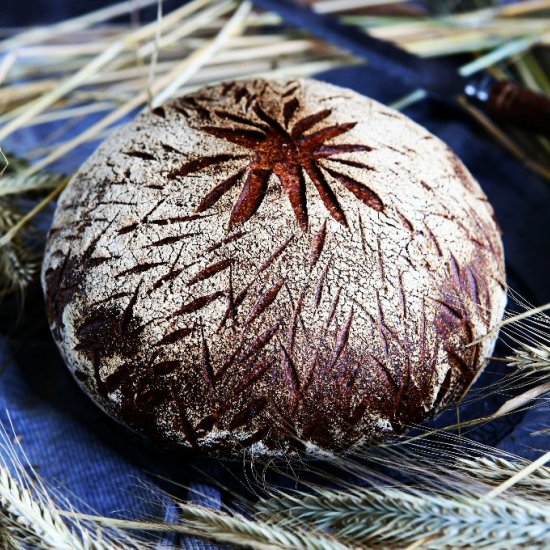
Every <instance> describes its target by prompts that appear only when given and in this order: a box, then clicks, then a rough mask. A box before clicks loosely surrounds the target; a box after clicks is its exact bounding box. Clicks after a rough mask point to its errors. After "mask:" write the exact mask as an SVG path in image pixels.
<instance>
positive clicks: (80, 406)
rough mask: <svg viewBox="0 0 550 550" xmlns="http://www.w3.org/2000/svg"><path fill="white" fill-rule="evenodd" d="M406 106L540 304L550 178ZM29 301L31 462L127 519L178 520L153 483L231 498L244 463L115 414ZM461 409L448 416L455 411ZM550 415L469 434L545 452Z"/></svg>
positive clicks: (353, 76) (361, 76)
mask: <svg viewBox="0 0 550 550" xmlns="http://www.w3.org/2000/svg"><path fill="white" fill-rule="evenodd" d="M318 78H320V79H323V80H326V81H329V82H332V83H335V84H338V85H342V86H347V87H350V88H353V89H355V90H357V91H359V92H361V93H364V94H365V95H369V96H371V97H374V98H376V99H378V100H380V101H383V102H386V103H389V102H391V101H394V100H396V99H398V98H399V97H401V96H403V95H405V94H406V93H407V92H408V91H410V90H407V89H405V88H404V87H403V86H402V85H400V84H399V83H398V82H394V81H392V80H389V79H388V78H386V77H385V75H383V74H379V73H377V72H375V71H373V70H371V69H369V68H366V67H361V68H358V67H353V68H343V69H338V70H334V71H331V72H328V73H324V74H322V75H318ZM406 112H407V114H408V115H409V116H411V117H412V118H413V119H414V120H416V121H417V122H419V123H420V124H422V125H424V126H426V127H427V128H429V129H430V130H431V131H432V132H434V133H435V134H436V135H438V136H440V137H441V138H442V139H443V140H444V141H446V142H447V143H448V144H449V145H450V146H451V147H452V148H453V149H454V150H455V151H456V152H457V154H458V155H459V156H460V157H461V158H462V160H463V161H464V162H465V164H466V165H467V166H468V168H469V169H470V170H471V171H472V172H473V174H474V176H476V177H477V179H478V180H479V181H480V183H481V185H482V187H483V188H484V190H485V192H486V193H487V194H488V196H489V198H490V200H491V202H492V204H493V206H494V207H495V210H496V214H497V217H498V219H499V221H500V224H501V226H502V228H503V231H504V243H505V249H506V255H507V270H508V281H509V284H510V285H511V287H512V288H514V289H515V290H517V291H519V292H520V293H521V294H522V295H523V296H524V297H525V298H526V299H527V300H529V301H530V302H532V303H533V304H537V305H539V304H542V303H545V302H548V301H550V284H549V278H548V274H549V273H550V240H549V236H548V235H549V232H548V212H550V191H549V186H548V184H547V182H543V181H542V180H541V179H540V178H538V177H536V176H535V175H534V174H532V173H531V172H529V171H528V170H527V169H525V168H524V167H523V166H521V164H520V163H519V162H518V161H516V160H515V159H513V158H510V156H509V155H507V154H506V153H505V152H504V151H503V150H502V149H500V148H499V147H498V146H497V145H495V144H494V143H493V142H492V141H491V140H490V138H488V137H487V136H486V135H485V134H484V132H483V130H481V129H479V128H478V127H477V126H476V125H475V124H474V123H473V122H472V121H471V120H470V119H469V118H467V117H466V115H464V114H463V113H461V112H459V111H454V110H452V109H449V108H446V107H443V106H441V105H437V104H435V103H432V102H430V101H425V102H423V103H421V104H417V105H415V106H414V107H413V108H411V109H409V110H408V111H406ZM92 120H93V117H90V118H88V119H87V120H85V121H83V122H82V125H86V126H87V125H89V124H90V122H91V121H92ZM57 128H58V126H57V125H56V124H48V125H41V126H37V127H33V128H30V129H28V130H27V131H24V132H19V133H18V134H17V135H16V136H13V138H12V139H11V140H10V141H9V143H5V144H2V146H3V147H4V148H6V149H7V150H8V151H9V150H10V149H11V150H14V151H18V152H23V151H25V150H28V149H29V148H30V147H33V146H38V145H39V144H41V143H43V142H44V140H46V139H47V138H48V136H50V135H52V133H53V132H54V131H55V130H56V129H57ZM73 131H75V130H73ZM66 137H68V136H66ZM96 145H97V144H96V143H91V144H86V145H85V146H83V147H81V148H79V149H78V150H77V151H75V152H73V153H71V154H70V155H69V156H67V157H66V158H64V159H62V160H61V161H60V162H58V163H57V165H56V166H53V167H52V168H55V169H59V170H63V171H65V172H67V173H71V172H73V171H74V170H75V169H76V168H77V167H78V166H79V165H80V163H81V162H82V161H83V160H84V159H85V158H86V157H87V156H88V155H89V154H90V153H91V152H92V151H93V149H94V148H95V146H96ZM50 217H51V210H50V211H49V212H48V213H47V214H46V216H45V217H44V219H43V223H44V224H45V225H47V224H48V223H49V219H50ZM18 309H19V305H18V304H17V302H16V300H7V301H5V302H3V303H1V304H0V360H1V362H2V365H4V366H5V367H4V372H3V375H2V376H1V377H0V422H2V423H3V424H4V425H6V424H7V422H8V420H9V419H8V413H9V417H10V419H11V422H12V423H13V426H14V429H15V432H16V433H17V434H18V435H19V436H21V438H22V445H23V447H24V448H25V450H26V452H27V454H28V456H29V459H30V462H31V464H32V465H33V466H34V467H35V468H36V470H37V471H38V473H39V474H40V475H41V476H42V477H43V478H45V479H46V480H47V481H48V482H50V483H52V484H53V485H54V486H56V487H58V488H59V489H60V490H62V491H63V492H64V493H66V494H68V495H73V497H72V498H71V500H72V501H73V502H74V504H75V505H76V506H78V507H82V505H81V503H80V501H82V502H85V503H86V504H87V505H88V506H89V507H90V509H92V510H93V511H94V512H95V513H99V514H106V515H115V516H119V517H129V518H134V517H140V518H143V517H150V518H156V519H161V520H163V521H169V522H173V521H176V519H177V509H176V507H175V506H174V504H173V502H172V501H171V500H170V499H169V498H166V497H162V496H159V495H158V494H155V493H152V492H151V491H150V490H148V489H147V488H146V487H144V484H145V485H146V484H151V485H154V486H156V487H160V488H162V489H165V490H167V491H169V492H170V493H172V494H176V495H177V496H178V497H180V498H184V499H189V500H190V501H193V502H197V503H205V504H208V505H210V506H214V507H220V506H221V504H222V502H227V501H228V499H229V495H228V493H227V492H226V491H225V490H222V489H220V488H217V487H215V486H214V484H213V483H212V482H211V479H212V478H214V479H218V480H219V481H221V482H222V483H224V484H226V485H229V486H233V487H234V486H235V485H238V479H239V477H240V478H241V479H244V478H243V473H242V472H243V467H242V465H241V464H233V465H221V464H219V463H218V462H216V461H213V460H206V459H203V458H189V457H186V456H182V455H177V454H173V453H166V452H163V451H160V450H159V449H156V448H154V447H153V446H151V445H150V444H149V443H148V442H146V441H144V440H142V439H141V438H139V437H138V436H135V435H134V434H132V433H130V432H129V431H128V430H126V429H125V428H123V427H122V426H120V425H118V424H117V423H115V422H114V421H112V420H111V419H110V418H108V417H107V416H106V415H104V414H103V413H102V412H101V411H100V410H98V409H97V408H96V407H95V406H94V405H93V404H92V403H91V401H90V400H89V399H88V398H87V397H86V396H85V395H84V394H83V393H82V392H81V391H80V390H79V389H78V387H77V386H76V384H75V382H74V381H73V379H72V378H71V376H70V375H69V374H68V372H67V370H66V368H65V366H64V365H63V363H62V361H61V359H60V357H59V354H58V352H57V349H56V347H55V345H54V343H53V340H52V338H51V336H50V333H49V330H48V326H47V322H46V318H45V313H44V306H43V301H42V296H41V291H40V289H39V288H38V287H34V288H32V289H31V290H30V291H29V294H28V296H27V298H26V300H25V302H24V304H23V316H22V318H21V321H20V322H19V323H18V324H17V325H16V326H14V322H13V320H14V319H15V318H16V312H17V311H18ZM501 352H502V350H501ZM505 370H506V368H505V367H503V366H502V365H499V364H496V365H493V366H491V367H490V368H489V369H487V372H486V373H485V374H484V375H483V376H482V377H481V379H480V380H479V382H478V387H479V386H483V385H487V384H489V383H491V382H493V381H494V380H495V379H496V378H497V377H498V376H500V375H501V374H502V373H503V372H505ZM504 399H505V396H498V395H495V396H492V397H490V398H488V399H486V400H485V401H483V402H482V403H481V404H476V405H475V406H474V407H465V408H464V410H463V411H462V418H469V417H478V416H481V415H483V414H487V413H489V412H490V411H493V410H495V408H496V407H498V405H499V403H500V402H502V401H503V400H504ZM450 414H451V413H447V416H443V417H440V418H439V419H438V421H437V422H438V423H439V424H441V423H444V422H446V421H449V419H450V416H449V415H450ZM547 417H548V407H539V408H536V409H532V410H530V411H529V412H527V413H518V414H514V415H511V416H508V417H505V418H502V419H500V420H498V421H495V422H492V423H490V424H488V425H486V426H483V427H480V428H478V429H475V430H473V431H471V432H470V433H469V435H470V436H471V437H472V438H474V439H476V440H478V441H482V442H484V443H487V444H489V445H496V446H497V447H500V448H502V449H505V450H507V451H511V452H514V453H517V454H519V455H522V456H525V457H528V458H535V457H536V456H539V454H540V452H541V451H546V450H548V449H549V448H550V437H549V435H548V434H540V435H532V434H533V432H536V431H537V430H540V429H541V427H547V424H546V425H545V423H544V421H545V418H547ZM198 469H200V470H201V471H202V472H203V474H199V472H198ZM159 476H162V477H167V478H171V479H174V481H177V482H178V483H179V484H180V485H173V484H169V483H167V482H165V481H164V480H162V479H160V478H159ZM235 479H237V481H235ZM138 481H139V482H138ZM140 482H141V483H140ZM172 542H175V539H172ZM185 544H186V546H187V547H189V548H212V545H209V544H207V543H204V542H201V541H198V540H196V539H192V538H188V539H186V542H185Z"/></svg>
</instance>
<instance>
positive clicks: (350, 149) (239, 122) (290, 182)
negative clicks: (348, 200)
mask: <svg viewBox="0 0 550 550" xmlns="http://www.w3.org/2000/svg"><path fill="white" fill-rule="evenodd" d="M284 99H285V98H284V95H283V96H281V100H282V103H283V107H282V119H283V120H284V123H283V124H281V123H279V122H278V121H277V120H276V119H275V118H273V117H272V116H270V115H269V114H268V113H267V112H266V110H265V109H264V108H263V107H262V105H261V99H260V98H258V97H256V98H254V99H253V101H252V102H251V103H250V105H251V108H250V110H249V114H248V115H247V116H246V117H245V116H242V115H240V114H235V113H231V112H226V111H221V110H215V111H214V113H213V114H215V116H216V117H217V118H218V119H219V120H220V121H226V122H230V123H232V124H231V125H210V124H201V125H200V126H199V129H200V130H202V131H204V132H207V133H208V134H211V135H213V136H215V137H217V138H219V139H223V140H226V141H229V142H231V143H234V144H236V145H239V146H241V147H243V148H246V149H249V150H250V151H252V153H253V154H252V156H250V157H248V156H246V157H244V158H248V159H249V162H248V165H247V166H246V167H245V168H243V169H241V170H238V171H236V172H234V173H233V174H231V175H230V176H229V177H228V178H226V179H225V180H223V181H222V182H221V183H219V184H217V185H216V186H215V187H214V188H213V189H212V190H211V191H210V192H209V193H208V194H207V195H206V196H205V197H204V198H203V199H202V201H201V202H200V204H199V206H198V209H197V210H198V211H199V212H203V211H205V210H207V209H209V208H211V207H212V206H214V204H216V202H218V200H219V199H220V198H221V197H222V196H223V195H224V194H225V193H227V192H228V191H229V190H230V189H232V188H233V187H234V186H235V185H237V184H238V183H239V182H241V181H242V180H244V184H243V187H242V190H241V193H240V195H239V197H238V199H237V200H236V202H235V204H234V205H233V209H232V211H231V216H230V219H229V226H230V227H231V226H234V225H238V224H241V223H244V222H246V221H247V220H249V219H250V218H251V217H252V216H253V215H254V213H255V212H256V211H257V210H258V208H259V207H260V205H261V203H262V201H263V200H264V199H265V197H266V195H267V189H268V182H269V179H270V177H271V175H273V174H274V175H275V176H276V177H277V178H278V180H279V182H280V184H281V186H282V188H283V190H284V191H285V193H286V195H287V196H288V198H289V201H290V205H291V207H292V209H293V211H294V215H295V217H296V220H297V221H298V223H299V224H300V226H301V228H302V229H303V230H304V231H306V230H307V228H308V208H307V197H306V182H305V174H307V175H308V176H309V178H310V179H311V181H312V182H313V185H314V186H315V188H316V190H317V192H318V194H319V196H320V198H321V200H322V201H323V203H324V205H325V207H326V208H327V210H328V212H329V213H330V215H331V216H332V217H333V218H334V219H335V220H337V221H338V222H340V223H342V224H343V225H347V221H346V216H345V214H344V211H343V209H342V207H341V205H340V203H339V202H338V199H337V196H336V194H335V193H334V191H333V190H332V188H331V186H330V184H329V182H328V180H327V174H328V175H330V176H331V177H332V178H333V179H334V180H335V181H336V182H338V183H339V184H340V185H342V186H343V187H344V188H345V189H347V190H348V191H350V192H351V193H353V194H354V195H355V196H356V197H357V198H358V199H359V200H361V201H362V202H364V203H365V204H366V205H368V206H369V207H371V208H373V209H374V210H376V211H381V210H382V209H383V208H384V205H383V203H382V201H381V199H380V197H379V196H378V195H377V194H376V193H375V192H374V191H373V190H372V189H370V188H369V187H368V186H367V185H365V184H364V183H362V182H360V181H357V180H356V179H355V178H353V177H351V176H349V175H348V174H345V173H343V172H341V171H339V170H337V169H336V168H335V167H334V164H335V163H336V165H337V164H340V165H344V166H351V167H354V168H360V169H363V170H365V171H367V170H372V168H371V167H370V166H368V165H366V164H363V163H362V162H359V161H356V160H347V159H340V158H334V156H335V155H338V154H341V153H362V152H368V151H371V150H372V147H370V146H368V145H364V144H358V143H351V144H333V143H330V141H331V140H333V139H334V138H337V137H338V136H342V135H344V134H346V133H347V132H349V131H350V130H351V129H352V128H354V127H355V126H356V124H357V123H356V122H347V123H341V124H333V125H331V126H325V127H323V128H320V129H318V130H315V127H316V126H318V125H320V124H321V123H322V122H323V121H325V120H327V119H328V118H329V117H330V116H331V114H332V110H331V109H324V110H321V111H318V112H316V113H314V114H312V115H309V116H306V117H302V118H300V119H298V120H297V121H296V122H295V123H294V124H292V128H291V129H289V126H290V125H291V124H290V122H291V120H292V119H293V118H294V115H295V114H296V113H297V112H298V111H299V110H300V107H301V106H300V102H299V100H298V99H297V98H296V97H294V98H292V99H290V100H286V101H284V102H283V100H284ZM191 107H192V108H193V109H194V110H195V112H197V113H198V114H199V116H200V117H201V118H202V120H204V119H205V118H206V117H207V118H208V119H209V120H211V114H212V113H210V112H208V113H207V115H206V117H205V112H206V110H205V109H204V108H201V109H200V110H198V109H197V102H196V100H194V101H193V102H192V103H191ZM310 130H313V131H312V132H310V133H308V132H309V131H310ZM238 158H243V157H242V156H236V155H228V154H225V155H224V154H219V155H213V156H204V157H199V158H197V159H194V160H191V161H189V162H186V163H185V164H184V165H183V166H181V167H179V168H177V169H176V170H173V171H172V173H171V174H170V176H171V177H172V178H176V177H180V176H187V175H189V174H193V173H196V172H199V171H201V170H203V169H205V168H207V167H210V166H215V165H218V164H221V163H224V162H227V161H229V160H234V159H238ZM322 160H329V161H331V166H330V167H329V166H323V165H321V163H320V161H322Z"/></svg>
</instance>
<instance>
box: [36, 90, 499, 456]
mask: <svg viewBox="0 0 550 550" xmlns="http://www.w3.org/2000/svg"><path fill="white" fill-rule="evenodd" d="M504 279H505V273H504V262H503V251H502V243H501V239H500V234H499V229H498V226H497V224H496V222H495V221H494V217H493V211H492V208H491V206H490V205H489V204H488V202H487V198H486V196H485V195H484V194H483V192H482V190H481V189H480V187H479V185H478V184H477V183H476V181H475V180H474V179H473V178H472V176H471V175H470V174H469V172H468V171H467V170H466V169H465V167H464V166H463V164H462V163H461V162H460V160H458V159H457V157H456V156H455V155H454V154H453V153H452V151H451V150H450V149H449V148H448V147H447V146H446V145H445V144H444V143H442V142H441V141H440V140H439V139H437V138H436V137H434V136H433V135H432V134H430V133H429V132H428V131H426V130H425V129H424V128H422V127H420V126H418V125H417V124H415V123H414V122H412V121H411V120H409V119H408V118H407V117H405V116H404V115H402V114H400V113H399V112H396V111H394V110H392V109H389V108H388V107H385V106H383V105H381V104H379V103H377V102H376V101H373V100H371V99H368V98H366V97H363V96H361V95H359V94H357V93H354V92H352V91H350V90H346V89H342V88H339V87H336V86H332V85H329V84H326V83H322V82H318V81H314V80H276V81H266V80H246V81H239V82H227V83H223V84H219V85H215V86H212V87H208V88H204V89H202V90H200V91H198V92H195V93H192V94H190V95H187V96H185V97H182V98H180V99H177V100H174V101H172V102H170V103H168V104H166V105H164V106H162V107H158V108H156V109H154V110H152V111H151V112H146V113H143V114H141V115H139V116H138V117H137V118H136V119H135V120H134V121H133V122H132V123H130V124H129V125H127V126H125V127H123V128H121V129H119V130H116V131H115V132H113V134H112V135H111V137H109V138H108V139H107V141H105V142H104V143H103V144H102V145H101V146H100V147H99V148H98V150H97V151H96V152H95V154H93V155H92V157H91V158H90V159H89V160H88V161H87V162H86V163H85V164H84V165H83V166H82V167H81V169H80V170H79V171H78V173H77V174H76V175H75V176H74V177H73V178H72V181H71V183H70V185H69V186H68V187H67V189H66V190H65V191H64V192H63V194H62V196H61V198H60V200H59V204H58V206H57V210H56V213H55V218H54V222H53V226H52V228H51V230H50V234H49V239H48V244H47V249H46V255H45V259H44V264H43V271H42V282H43V287H44V291H45V296H46V303H47V310H48V317H49V322H50V324H51V328H52V331H53V335H54V338H55V340H56V342H57V344H58V346H59V349H60V350H61V353H62V355H63V357H64V359H65V361H66V363H67V365H68V366H69V368H70V369H71V371H72V372H73V374H74V376H75V377H76V379H77V380H78V382H79V383H80V385H81V386H82V387H83V388H84V389H85V390H86V392H87V393H88V394H89V395H90V396H91V397H92V398H93V399H94V400H95V401H96V402H97V403H98V404H99V405H100V406H101V407H102V408H103V409H104V410H105V411H107V412H108V413H109V414H111V415H112V416H114V417H115V418H116V419H118V420H120V421H121V422H123V423H124V424H126V425H127V426H129V427H131V428H133V429H134V430H136V431H138V432H140V433H142V434H145V435H147V436H149V437H151V438H153V439H155V440H157V441H159V442H162V443H165V444H168V445H176V446H183V447H185V448H189V449H195V450H203V451H206V452H208V453H210V454H215V455H218V456H225V457H231V456H237V455H239V454H240V453H242V452H243V450H247V449H248V450H249V451H250V452H251V453H252V454H253V455H268V456H276V455H281V456H288V455H290V454H292V453H294V452H296V451H297V450H300V449H305V450H306V451H307V452H309V453H313V454H314V453H316V452H318V451H319V449H331V450H344V449H350V448H353V447H354V446H357V445H359V444H365V443H376V442H377V441H380V440H382V439H384V438H387V437H390V436H392V435H394V434H399V433H402V432H403V431H405V430H406V429H407V428H408V427H410V426H411V425H414V424H417V423H418V422H420V421H422V420H423V419H425V418H427V417H429V416H430V415H433V414H434V413H435V412H437V411H438V410H440V409H441V408H442V407H443V406H444V405H446V404H448V403H449V402H451V401H452V400H454V399H456V398H458V397H459V396H460V395H461V394H462V393H463V392H464V391H465V390H466V389H467V387H468V386H469V385H470V384H471V383H472V381H473V380H474V378H475V377H476V374H477V373H478V372H479V371H480V369H481V367H482V365H483V363H484V360H485V358H486V357H487V356H488V355H489V354H490V353H491V351H492V348H493V344H494V339H491V338H489V339H485V340H482V341H481V342H480V343H477V344H475V345H473V346H468V344H470V343H471V342H472V341H474V340H476V339H477V338H478V337H480V336H482V335H484V334H486V333H487V332H488V331H489V329H490V328H491V327H493V326H494V325H495V324H496V323H498V321H499V320H500V319H501V317H502V314H503V309H504V305H505V295H506V290H505V281H504Z"/></svg>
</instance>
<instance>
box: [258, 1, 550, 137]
mask: <svg viewBox="0 0 550 550" xmlns="http://www.w3.org/2000/svg"><path fill="white" fill-rule="evenodd" d="M252 2H253V4H255V5H256V6H257V7H259V8H261V9H263V10H266V11H271V12H274V13H277V14H278V15H279V16H280V17H281V18H282V19H283V20H284V21H285V22H288V23H290V24H291V25H293V26H295V27H301V28H304V29H306V30H308V31H309V32H310V33H311V34H313V35H314V36H317V37H318V38H321V39H323V40H325V41H327V42H330V43H332V44H335V45H337V46H339V47H341V48H343V49H345V50H347V51H349V52H351V53H353V54H354V55H356V56H358V57H361V58H367V59H368V61H369V64H370V65H371V66H372V67H374V68H376V69H379V70H380V71H383V72H384V73H385V74H387V75H388V76H390V77H394V78H397V79H399V80H401V81H402V82H404V83H405V84H407V85H410V86H412V87H414V88H422V89H423V90H425V91H426V93H427V94H428V95H429V96H431V97H433V98H435V99H437V100H438V101H442V102H444V103H448V104H453V105H456V104H457V101H458V99H459V98H460V97H467V98H468V100H469V101H470V102H471V103H473V104H475V105H476V106H479V107H482V108H483V109H484V110H485V111H487V112H488V113H489V114H490V115H492V116H493V117H494V118H496V119H499V120H501V121H502V122H508V123H511V124H513V125H514V126H516V127H518V128H520V129H522V130H527V131H530V132H534V133H537V134H540V135H543V136H545V137H548V138H550V98H548V97H546V96H544V95H542V94H539V93H537V92H534V91H533V90H530V89H528V88H525V87H523V86H521V85H519V84H516V83H515V82H511V81H509V80H497V79H496V78H493V77H492V76H491V75H489V74H487V73H484V74H481V75H478V76H475V77H463V76H461V75H460V74H459V73H458V72H457V70H456V68H455V67H453V66H452V65H451V64H449V63H447V62H445V61H443V60H441V59H435V58H434V59H428V58H421V57H418V56H416V55H414V54H412V53H409V52H407V51H405V50H403V49H401V48H399V47H398V46H395V45H394V44H391V43H390V42H386V41H385V40H380V39H378V38H374V37H372V36H369V35H368V34H366V33H364V32H363V31H361V30H359V29H357V28H355V27H352V26H347V25H343V24H342V23H340V22H339V21H337V20H336V19H335V18H334V16H330V15H322V14H319V13H316V12H315V11H313V9H311V8H310V7H309V6H307V5H303V4H298V3H297V2H295V1H293V0H252Z"/></svg>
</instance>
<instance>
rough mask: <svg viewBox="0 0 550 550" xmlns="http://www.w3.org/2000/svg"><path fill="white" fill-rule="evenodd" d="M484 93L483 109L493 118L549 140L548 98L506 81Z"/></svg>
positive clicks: (497, 83) (498, 82)
mask: <svg viewBox="0 0 550 550" xmlns="http://www.w3.org/2000/svg"><path fill="white" fill-rule="evenodd" d="M486 91H487V96H486V97H487V99H486V102H485V108H486V109H487V111H488V112H489V113H490V114H491V115H493V116H494V117H495V118H498V119H500V120H502V121H503V122H510V123H512V124H514V125H515V126H517V127H518V128H521V129H522V130H528V131H530V132H535V133H537V134H541V135H544V136H545V137H548V138H550V98H548V97H546V96H544V95H542V94H539V93H537V92H534V91H533V90H529V89H528V88H525V87H523V86H520V85H518V84H515V83H514V82H510V81H507V80H500V81H496V82H495V84H494V85H493V86H492V87H491V88H490V89H488V90H486Z"/></svg>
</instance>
